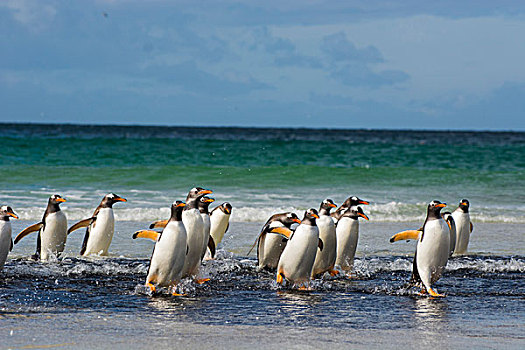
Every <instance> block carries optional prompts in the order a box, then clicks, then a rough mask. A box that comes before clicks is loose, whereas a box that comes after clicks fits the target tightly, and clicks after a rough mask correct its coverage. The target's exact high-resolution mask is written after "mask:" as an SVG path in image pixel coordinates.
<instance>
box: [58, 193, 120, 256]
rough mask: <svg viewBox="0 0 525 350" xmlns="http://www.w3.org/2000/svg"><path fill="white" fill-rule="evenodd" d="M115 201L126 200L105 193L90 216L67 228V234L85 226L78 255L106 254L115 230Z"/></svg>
mask: <svg viewBox="0 0 525 350" xmlns="http://www.w3.org/2000/svg"><path fill="white" fill-rule="evenodd" d="M117 202H127V200H126V199H125V198H122V197H120V196H118V195H116V194H114V193H110V194H107V195H105V196H104V198H102V201H101V202H100V204H99V205H98V207H97V208H96V209H95V212H94V213H93V216H92V217H90V218H89V219H84V220H81V221H79V222H77V223H76V224H74V225H73V226H71V227H70V228H69V230H67V234H68V235H69V234H70V233H71V232H73V231H75V230H78V229H79V228H82V227H87V229H86V234H85V236H84V241H83V243H82V249H81V250H80V255H83V256H88V255H92V254H95V255H101V256H105V255H108V249H109V245H110V244H111V240H112V239H113V233H114V232H115V217H114V215H113V204H115V203H117Z"/></svg>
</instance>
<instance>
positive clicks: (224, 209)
mask: <svg viewBox="0 0 525 350" xmlns="http://www.w3.org/2000/svg"><path fill="white" fill-rule="evenodd" d="M219 209H220V210H221V211H222V212H223V213H224V214H226V215H231V213H232V205H231V204H230V203H228V202H224V203H222V204H221V205H219Z"/></svg>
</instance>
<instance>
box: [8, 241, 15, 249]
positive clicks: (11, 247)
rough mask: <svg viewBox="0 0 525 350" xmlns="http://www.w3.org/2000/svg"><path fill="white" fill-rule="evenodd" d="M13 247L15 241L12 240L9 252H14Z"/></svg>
mask: <svg viewBox="0 0 525 350" xmlns="http://www.w3.org/2000/svg"><path fill="white" fill-rule="evenodd" d="M13 246H14V244H13V240H11V246H10V247H9V251H12V250H13Z"/></svg>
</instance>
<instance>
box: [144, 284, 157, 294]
mask: <svg viewBox="0 0 525 350" xmlns="http://www.w3.org/2000/svg"><path fill="white" fill-rule="evenodd" d="M146 286H148V287H149V290H150V291H151V292H152V293H155V292H156V290H157V288H155V286H154V285H153V284H152V283H151V282H146Z"/></svg>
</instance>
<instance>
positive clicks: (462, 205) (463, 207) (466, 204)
mask: <svg viewBox="0 0 525 350" xmlns="http://www.w3.org/2000/svg"><path fill="white" fill-rule="evenodd" d="M469 207H470V203H469V201H468V200H466V199H462V200H461V202H459V206H458V208H459V209H461V210H462V211H463V212H464V213H468V209H469Z"/></svg>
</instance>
